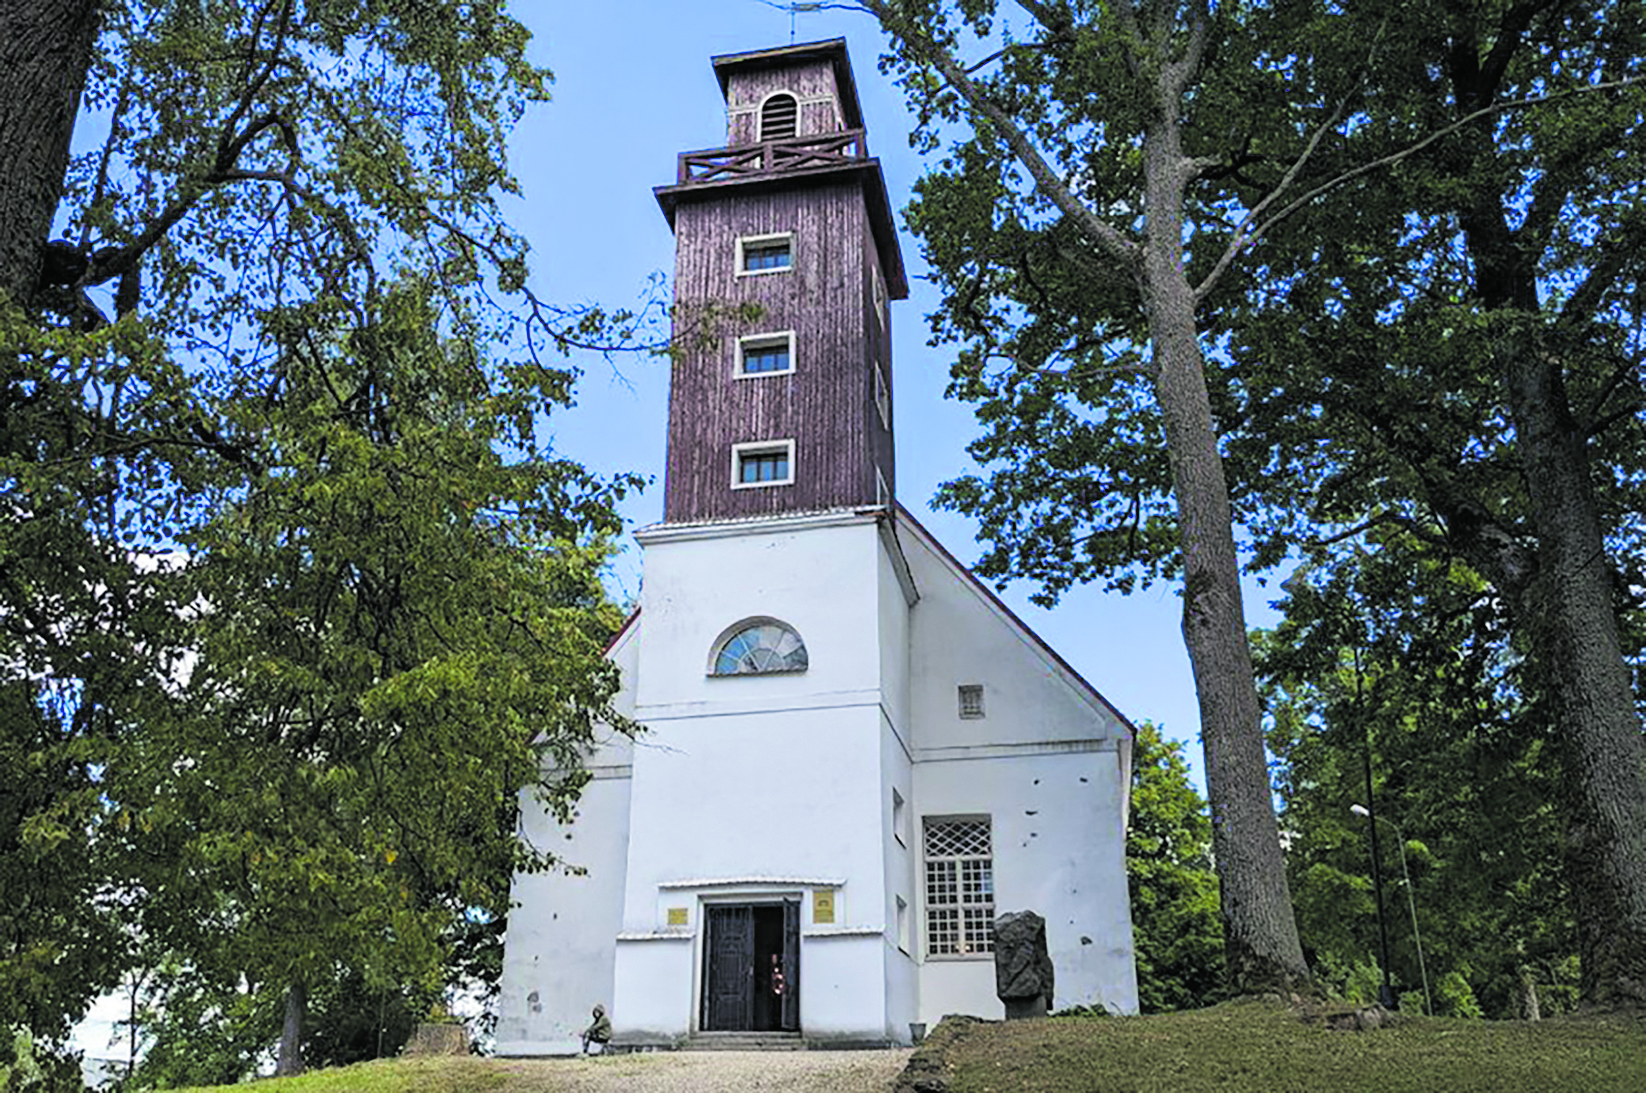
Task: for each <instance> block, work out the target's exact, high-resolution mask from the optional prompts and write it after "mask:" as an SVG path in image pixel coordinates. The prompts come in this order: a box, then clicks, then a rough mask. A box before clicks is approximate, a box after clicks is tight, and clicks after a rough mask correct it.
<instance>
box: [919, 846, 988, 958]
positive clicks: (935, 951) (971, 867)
mask: <svg viewBox="0 0 1646 1093" xmlns="http://www.w3.org/2000/svg"><path fill="white" fill-rule="evenodd" d="M926 952H927V954H928V955H930V956H973V955H977V954H983V953H992V952H994V856H993V851H992V849H991V848H990V838H989V821H988V820H987V819H981V820H927V821H926Z"/></svg>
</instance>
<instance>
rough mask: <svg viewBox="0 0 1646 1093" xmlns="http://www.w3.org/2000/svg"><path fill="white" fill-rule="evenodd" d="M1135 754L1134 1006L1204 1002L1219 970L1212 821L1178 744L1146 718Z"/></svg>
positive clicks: (1131, 855)
mask: <svg viewBox="0 0 1646 1093" xmlns="http://www.w3.org/2000/svg"><path fill="white" fill-rule="evenodd" d="M1133 748H1134V749H1135V750H1134V752H1133V755H1132V798H1131V815H1130V817H1128V827H1127V834H1126V878H1127V886H1128V888H1129V890H1130V893H1131V910H1132V943H1133V946H1134V951H1135V954H1136V962H1137V993H1138V1005H1139V1007H1140V1008H1141V1010H1142V1011H1143V1012H1144V1013H1165V1012H1169V1011H1171V1010H1177V1009H1193V1008H1195V1007H1197V1006H1204V1005H1208V1004H1209V1003H1210V1002H1211V1001H1212V1000H1213V999H1214V998H1215V997H1216V995H1217V992H1218V990H1219V985H1220V982H1221V979H1222V975H1223V930H1222V927H1221V924H1220V920H1219V917H1218V901H1217V874H1216V873H1214V872H1213V871H1212V863H1211V848H1212V824H1211V819H1210V817H1208V815H1207V812H1206V802H1205V801H1203V800H1201V799H1200V795H1199V794H1198V793H1196V792H1195V790H1194V787H1193V786H1192V785H1190V784H1189V769H1188V764H1187V763H1185V762H1184V759H1183V745H1182V744H1181V743H1179V742H1177V741H1173V740H1166V739H1164V738H1163V737H1162V736H1161V735H1160V730H1159V729H1157V728H1155V727H1154V726H1153V725H1152V724H1150V723H1149V722H1147V721H1145V722H1143V723H1142V724H1140V725H1139V726H1138V729H1137V738H1136V741H1135V742H1134V744H1133Z"/></svg>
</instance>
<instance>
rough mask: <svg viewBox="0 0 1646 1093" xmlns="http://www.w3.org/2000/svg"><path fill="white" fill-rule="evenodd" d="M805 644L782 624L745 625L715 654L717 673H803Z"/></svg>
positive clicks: (722, 674) (731, 674)
mask: <svg viewBox="0 0 1646 1093" xmlns="http://www.w3.org/2000/svg"><path fill="white" fill-rule="evenodd" d="M806 664H807V661H806V643H805V642H803V641H801V640H800V635H799V634H797V633H795V632H794V631H793V630H790V629H789V628H788V627H787V626H784V625H783V624H782V623H776V622H759V623H754V624H753V625H751V626H745V627H744V628H743V629H741V630H739V631H738V632H737V633H735V634H733V635H732V636H731V637H729V638H727V639H726V642H725V644H723V645H721V646H720V651H719V652H718V653H716V654H715V658H714V674H715V675H717V676H739V675H758V674H761V673H763V672H804V671H805V670H806Z"/></svg>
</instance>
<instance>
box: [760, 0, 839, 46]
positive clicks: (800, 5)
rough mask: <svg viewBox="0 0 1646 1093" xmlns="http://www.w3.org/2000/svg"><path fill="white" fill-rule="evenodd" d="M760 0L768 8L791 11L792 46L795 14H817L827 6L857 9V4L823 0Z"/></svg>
mask: <svg viewBox="0 0 1646 1093" xmlns="http://www.w3.org/2000/svg"><path fill="white" fill-rule="evenodd" d="M760 2H761V3H762V4H765V5H766V6H767V7H768V8H776V9H777V10H778V11H786V12H788V13H789V44H790V45H791V46H792V45H794V22H795V16H797V15H815V14H816V13H818V12H820V11H823V10H824V9H826V8H837V9H839V10H841V11H855V10H857V8H856V6H855V5H853V4H828V3H823V2H822V0H790V2H789V3H787V4H774V3H772V0H760Z"/></svg>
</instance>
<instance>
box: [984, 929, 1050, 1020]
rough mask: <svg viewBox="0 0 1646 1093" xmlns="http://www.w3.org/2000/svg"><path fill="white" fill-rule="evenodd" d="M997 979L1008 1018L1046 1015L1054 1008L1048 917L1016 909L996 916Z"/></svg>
mask: <svg viewBox="0 0 1646 1093" xmlns="http://www.w3.org/2000/svg"><path fill="white" fill-rule="evenodd" d="M994 983H995V993H996V994H997V995H999V996H1000V1000H1001V1001H1002V1002H1004V1003H1006V1020H1008V1021H1015V1020H1018V1019H1020V1018H1024V1017H1044V1016H1046V1014H1047V1013H1048V1012H1049V1011H1050V1010H1051V1008H1052V958H1051V954H1050V953H1048V952H1047V950H1046V920H1045V919H1043V918H1041V917H1040V916H1039V915H1037V914H1035V913H1034V912H1033V911H1013V912H1011V913H1008V914H1004V915H1001V916H1000V917H999V918H997V919H995V920H994Z"/></svg>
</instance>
